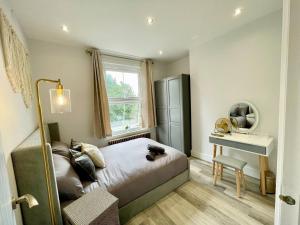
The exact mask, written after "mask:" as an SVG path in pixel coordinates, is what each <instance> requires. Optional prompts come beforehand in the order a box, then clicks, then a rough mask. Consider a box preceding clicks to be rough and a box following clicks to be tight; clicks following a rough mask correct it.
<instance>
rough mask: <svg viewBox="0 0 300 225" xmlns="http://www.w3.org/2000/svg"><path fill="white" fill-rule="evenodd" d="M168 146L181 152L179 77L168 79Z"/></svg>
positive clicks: (181, 127) (181, 125)
mask: <svg viewBox="0 0 300 225" xmlns="http://www.w3.org/2000/svg"><path fill="white" fill-rule="evenodd" d="M168 98H169V99H168V100H169V137H170V146H172V147H173V148H176V149H178V150H180V151H182V152H183V140H182V129H183V124H182V115H181V108H182V106H181V104H182V103H181V78H174V79H169V80H168Z"/></svg>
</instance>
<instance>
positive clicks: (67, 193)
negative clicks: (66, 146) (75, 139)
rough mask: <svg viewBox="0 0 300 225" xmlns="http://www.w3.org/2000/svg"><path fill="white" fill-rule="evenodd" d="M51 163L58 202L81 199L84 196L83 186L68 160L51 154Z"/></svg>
mask: <svg viewBox="0 0 300 225" xmlns="http://www.w3.org/2000/svg"><path fill="white" fill-rule="evenodd" d="M53 162H54V169H55V176H56V181H57V188H58V193H59V198H60V200H61V201H66V200H75V199H77V198H79V197H81V196H82V195H83V194H84V190H83V186H82V183H81V181H80V179H79V177H78V175H77V174H76V172H75V171H74V169H73V167H72V166H71V164H70V160H69V159H68V158H67V157H64V156H62V155H58V154H53Z"/></svg>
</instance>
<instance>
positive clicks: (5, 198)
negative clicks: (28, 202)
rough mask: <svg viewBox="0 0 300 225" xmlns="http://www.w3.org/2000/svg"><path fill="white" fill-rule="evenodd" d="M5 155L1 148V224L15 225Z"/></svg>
mask: <svg viewBox="0 0 300 225" xmlns="http://www.w3.org/2000/svg"><path fill="white" fill-rule="evenodd" d="M11 196H12V195H11V193H10V189H9V183H8V174H7V170H6V162H5V157H4V153H3V151H2V149H1V147H0V224H5V225H15V224H16V222H15V217H14V212H13V209H12V204H11Z"/></svg>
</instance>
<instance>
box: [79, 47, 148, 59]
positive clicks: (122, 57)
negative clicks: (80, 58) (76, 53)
mask: <svg viewBox="0 0 300 225" xmlns="http://www.w3.org/2000/svg"><path fill="white" fill-rule="evenodd" d="M85 52H86V53H87V54H89V55H92V51H91V50H89V49H87V50H85ZM101 55H104V56H110V57H115V58H120V59H127V60H133V61H138V62H143V60H141V59H133V58H129V57H124V56H116V55H110V54H103V53H101Z"/></svg>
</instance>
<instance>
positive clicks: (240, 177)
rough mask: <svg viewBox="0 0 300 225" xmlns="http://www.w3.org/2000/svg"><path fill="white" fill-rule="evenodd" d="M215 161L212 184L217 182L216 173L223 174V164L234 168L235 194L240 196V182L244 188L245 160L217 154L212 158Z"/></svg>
mask: <svg viewBox="0 0 300 225" xmlns="http://www.w3.org/2000/svg"><path fill="white" fill-rule="evenodd" d="M213 161H214V163H215V174H214V185H216V183H217V178H218V175H220V176H221V178H222V176H223V169H222V168H223V165H224V166H227V167H231V168H233V169H235V176H236V195H237V197H240V195H241V183H242V185H243V188H244V189H246V183H245V176H244V172H243V169H244V167H245V166H246V164H247V162H245V161H242V160H238V159H234V158H232V157H229V156H224V155H218V156H217V157H216V158H214V159H213Z"/></svg>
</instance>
